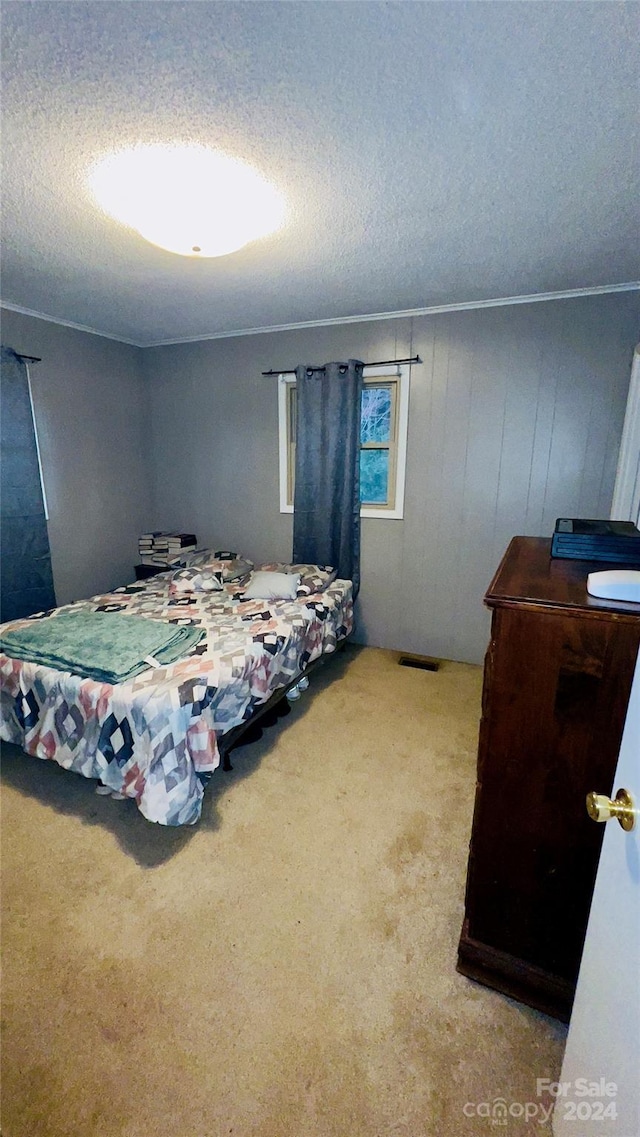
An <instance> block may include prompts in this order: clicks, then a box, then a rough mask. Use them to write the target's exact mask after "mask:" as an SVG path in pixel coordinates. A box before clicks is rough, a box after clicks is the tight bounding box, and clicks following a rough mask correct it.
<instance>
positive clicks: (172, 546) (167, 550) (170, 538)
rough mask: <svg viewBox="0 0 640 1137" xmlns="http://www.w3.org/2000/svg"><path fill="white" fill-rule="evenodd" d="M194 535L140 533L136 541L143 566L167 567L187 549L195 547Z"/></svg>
mask: <svg viewBox="0 0 640 1137" xmlns="http://www.w3.org/2000/svg"><path fill="white" fill-rule="evenodd" d="M197 543H198V542H197V538H196V535H195V533H166V532H164V531H160V530H156V531H155V532H153V533H142V534H141V535H140V537H139V539H138V555H139V557H140V563H141V564H143V565H168V564H169V563H170V562H171V561H172V560H175V558H176V557H178V556H180V554H181V553H184V552H185V551H186V550H187V549H195V548H196V546H197Z"/></svg>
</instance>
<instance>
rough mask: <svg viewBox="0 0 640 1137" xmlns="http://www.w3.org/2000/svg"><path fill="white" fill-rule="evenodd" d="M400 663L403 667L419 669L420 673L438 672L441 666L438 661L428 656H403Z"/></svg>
mask: <svg viewBox="0 0 640 1137" xmlns="http://www.w3.org/2000/svg"><path fill="white" fill-rule="evenodd" d="M398 663H399V664H400V666H401V667H417V668H418V670H419V671H437V670H438V668H439V666H440V664H439V662H438V660H437V659H430V658H429V656H428V655H401V656H400V659H399V660H398Z"/></svg>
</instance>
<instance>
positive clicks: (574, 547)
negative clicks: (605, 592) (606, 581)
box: [551, 517, 640, 568]
mask: <svg viewBox="0 0 640 1137" xmlns="http://www.w3.org/2000/svg"><path fill="white" fill-rule="evenodd" d="M551 556H552V557H559V558H565V559H568V560H577V561H607V562H608V563H609V564H616V565H634V566H636V567H638V568H640V530H639V529H638V528H637V527H636V526H635V525H634V524H633V522H632V521H599V520H594V519H590V518H583V517H577V518H576V517H559V518H558V520H557V521H556V527H555V532H554V534H553V538H552V541H551Z"/></svg>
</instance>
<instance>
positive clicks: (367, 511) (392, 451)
mask: <svg viewBox="0 0 640 1137" xmlns="http://www.w3.org/2000/svg"><path fill="white" fill-rule="evenodd" d="M409 375H410V369H409V366H408V365H406V364H405V365H402V364H399V365H396V366H393V367H391V368H390V367H389V366H388V365H387V366H384V365H383V366H381V367H365V369H364V387H363V391H362V404H361V412H360V501H361V502H362V509H361V511H360V516H361V517H378V518H379V517H387V518H401V517H402V516H403V509H404V475H405V461H406V450H407V425H408V420H409ZM278 403H279V433H280V512H281V513H293V490H294V473H295V461H296V457H295V456H296V437H295V430H296V384H295V378H292V379H291V380H289V379H288V378H286V377H285V376H281V377H280V379H279V382H278Z"/></svg>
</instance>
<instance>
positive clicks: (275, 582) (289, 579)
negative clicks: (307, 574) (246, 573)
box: [242, 572, 300, 600]
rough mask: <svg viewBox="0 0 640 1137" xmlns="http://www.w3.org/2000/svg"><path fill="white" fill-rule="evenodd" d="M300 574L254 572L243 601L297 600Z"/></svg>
mask: <svg viewBox="0 0 640 1137" xmlns="http://www.w3.org/2000/svg"><path fill="white" fill-rule="evenodd" d="M299 584H300V574H299V573H297V574H296V573H291V572H254V573H253V574H252V576H251V580H250V581H249V584H248V586H247V588H245V590H244V593H243V596H242V598H243V600H296V599H297V591H298V586H299Z"/></svg>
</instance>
